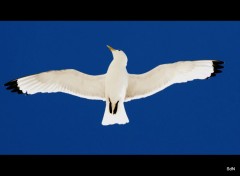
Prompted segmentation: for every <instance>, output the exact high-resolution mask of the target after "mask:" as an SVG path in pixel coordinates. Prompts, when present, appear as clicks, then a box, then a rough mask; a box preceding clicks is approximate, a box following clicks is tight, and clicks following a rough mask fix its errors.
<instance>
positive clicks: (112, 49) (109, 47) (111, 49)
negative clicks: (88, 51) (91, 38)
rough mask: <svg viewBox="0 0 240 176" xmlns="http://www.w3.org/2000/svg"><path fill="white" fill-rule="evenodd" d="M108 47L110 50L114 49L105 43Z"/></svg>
mask: <svg viewBox="0 0 240 176" xmlns="http://www.w3.org/2000/svg"><path fill="white" fill-rule="evenodd" d="M107 47H108V49H110V51H114V50H115V49H114V48H112V47H111V46H109V45H107Z"/></svg>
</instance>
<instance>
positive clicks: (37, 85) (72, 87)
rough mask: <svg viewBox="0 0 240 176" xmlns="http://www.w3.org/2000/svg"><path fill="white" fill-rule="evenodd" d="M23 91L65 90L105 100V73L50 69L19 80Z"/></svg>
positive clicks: (85, 96) (45, 91)
mask: <svg viewBox="0 0 240 176" xmlns="http://www.w3.org/2000/svg"><path fill="white" fill-rule="evenodd" d="M17 83H18V87H19V89H20V90H22V91H23V93H27V94H36V93H40V92H41V93H53V92H63V93H68V94H71V95H75V96H78V97H82V98H87V99H92V100H103V101H105V75H97V76H92V75H87V74H84V73H81V72H79V71H77V70H74V69H66V70H59V71H48V72H43V73H39V74H35V75H30V76H26V77H23V78H19V79H18V80H17Z"/></svg>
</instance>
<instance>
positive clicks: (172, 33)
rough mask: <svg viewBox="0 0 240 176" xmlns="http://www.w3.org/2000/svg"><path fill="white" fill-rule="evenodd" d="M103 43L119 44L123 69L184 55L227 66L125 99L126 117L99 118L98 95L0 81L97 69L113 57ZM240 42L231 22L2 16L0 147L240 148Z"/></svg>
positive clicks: (111, 150) (79, 150) (5, 150)
mask: <svg viewBox="0 0 240 176" xmlns="http://www.w3.org/2000/svg"><path fill="white" fill-rule="evenodd" d="M106 45H110V46H112V47H114V48H116V49H121V50H123V51H125V53H126V54H127V56H128V66H127V69H128V72H129V73H143V72H146V71H148V70H150V69H152V68H154V67H155V66H157V65H159V64H164V63H171V62H176V61H181V60H201V59H216V60H223V61H225V68H224V70H223V73H221V74H219V75H217V76H216V77H214V78H212V79H209V80H203V81H202V80H195V81H192V82H188V83H183V84H175V85H172V86H170V87H168V88H167V89H165V90H163V91H161V92H159V93H157V94H155V95H154V96H151V97H148V98H145V99H140V100H135V101H131V102H128V103H126V104H125V108H126V111H127V114H128V117H129V120H130V123H129V124H127V125H124V126H122V125H121V126H119V125H114V126H107V127H105V126H102V125H101V121H102V117H103V113H104V108H105V103H104V102H102V101H92V100H87V99H83V98H78V97H75V96H70V95H68V94H63V93H54V94H35V95H31V96H24V95H18V94H14V93H11V92H9V91H7V90H5V88H4V86H3V84H4V83H6V82H8V81H10V80H12V79H15V78H18V77H22V76H26V75H30V74H35V73H39V72H43V71H49V70H57V69H67V68H73V69H77V70H79V71H82V72H85V73H88V74H95V75H96V74H103V73H105V72H106V70H107V68H108V65H109V63H110V62H111V60H112V54H111V52H110V51H109V50H108V48H107V47H106ZM239 46H240V22H237V21H236V22H234V21H232V22H230V21H225V22H223V21H218V22H214V21H206V22H205V21H199V22H197V21H196V22H194V21H138V22H137V21H127V22H125V21H96V22H94V21H72V22H70V21H69V22H67V21H66V22H61V21H57V22H54V21H47V22H44V21H39V22H37V21H36V22H34V21H29V22H27V21H19V22H14V21H11V22H10V21H1V22H0V48H1V52H0V59H1V65H0V81H1V88H0V96H1V107H0V109H1V110H0V154H161V155H164V154H174V155H175V154H176V155H178V154H190V155H192V154H240V140H239V137H240V128H239V124H240V101H239V100H240V80H239V79H238V75H240V70H239V65H240V48H239Z"/></svg>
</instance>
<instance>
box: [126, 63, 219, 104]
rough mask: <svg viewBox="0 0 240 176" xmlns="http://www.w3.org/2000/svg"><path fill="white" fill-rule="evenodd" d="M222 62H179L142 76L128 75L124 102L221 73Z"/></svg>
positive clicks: (157, 68) (164, 65)
mask: <svg viewBox="0 0 240 176" xmlns="http://www.w3.org/2000/svg"><path fill="white" fill-rule="evenodd" d="M221 64H223V62H222V61H214V60H200V61H180V62H176V63H171V64H163V65H159V66H157V67H156V68H154V69H152V70H150V71H149V72H146V73H144V74H140V75H136V74H129V80H128V89H127V93H126V98H125V102H127V101H130V100H134V99H139V98H144V97H147V96H150V95H153V94H155V93H157V92H159V91H161V90H163V89H165V88H166V87H168V86H170V85H172V84H175V83H184V82H187V81H192V80H194V79H206V78H209V77H211V76H215V75H216V74H217V73H221V72H222V71H221V70H220V69H221V68H223V66H221Z"/></svg>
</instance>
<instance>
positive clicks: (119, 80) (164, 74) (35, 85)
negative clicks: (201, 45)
mask: <svg viewBox="0 0 240 176" xmlns="http://www.w3.org/2000/svg"><path fill="white" fill-rule="evenodd" d="M108 48H109V49H110V50H111V51H112V54H113V61H112V62H111V64H110V65H109V67H108V70H107V73H106V74H103V75H96V76H93V75H88V74H85V73H82V72H79V71H77V70H74V69H66V70H56V71H48V72H43V73H39V74H35V75H30V76H26V77H22V78H18V79H16V80H13V81H10V82H8V83H6V84H5V86H7V89H9V90H11V91H12V92H17V93H19V94H23V93H24V94H35V93H39V92H41V93H51V92H63V93H68V94H71V95H75V96H78V97H82V98H87V99H91V100H103V101H105V102H106V107H105V112H104V116H103V120H102V125H112V124H126V123H128V122H129V119H128V117H127V114H126V111H125V107H124V102H127V101H130V100H135V99H139V98H145V97H147V96H150V95H153V94H155V93H157V92H159V91H161V90H163V89H165V88H166V87H168V86H170V85H172V84H175V83H184V82H187V81H192V80H195V79H206V78H209V77H212V76H215V75H216V74H217V73H221V72H222V71H221V70H220V69H222V68H223V66H222V64H223V62H222V61H217V60H198V61H180V62H175V63H171V64H163V65H159V66H157V67H155V68H154V69H152V70H150V71H149V72H146V73H143V74H139V75H137V74H129V73H128V72H127V68H126V67H127V61H128V59H127V56H126V55H125V53H124V52H123V51H121V50H115V49H113V48H112V47H109V46H108Z"/></svg>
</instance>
